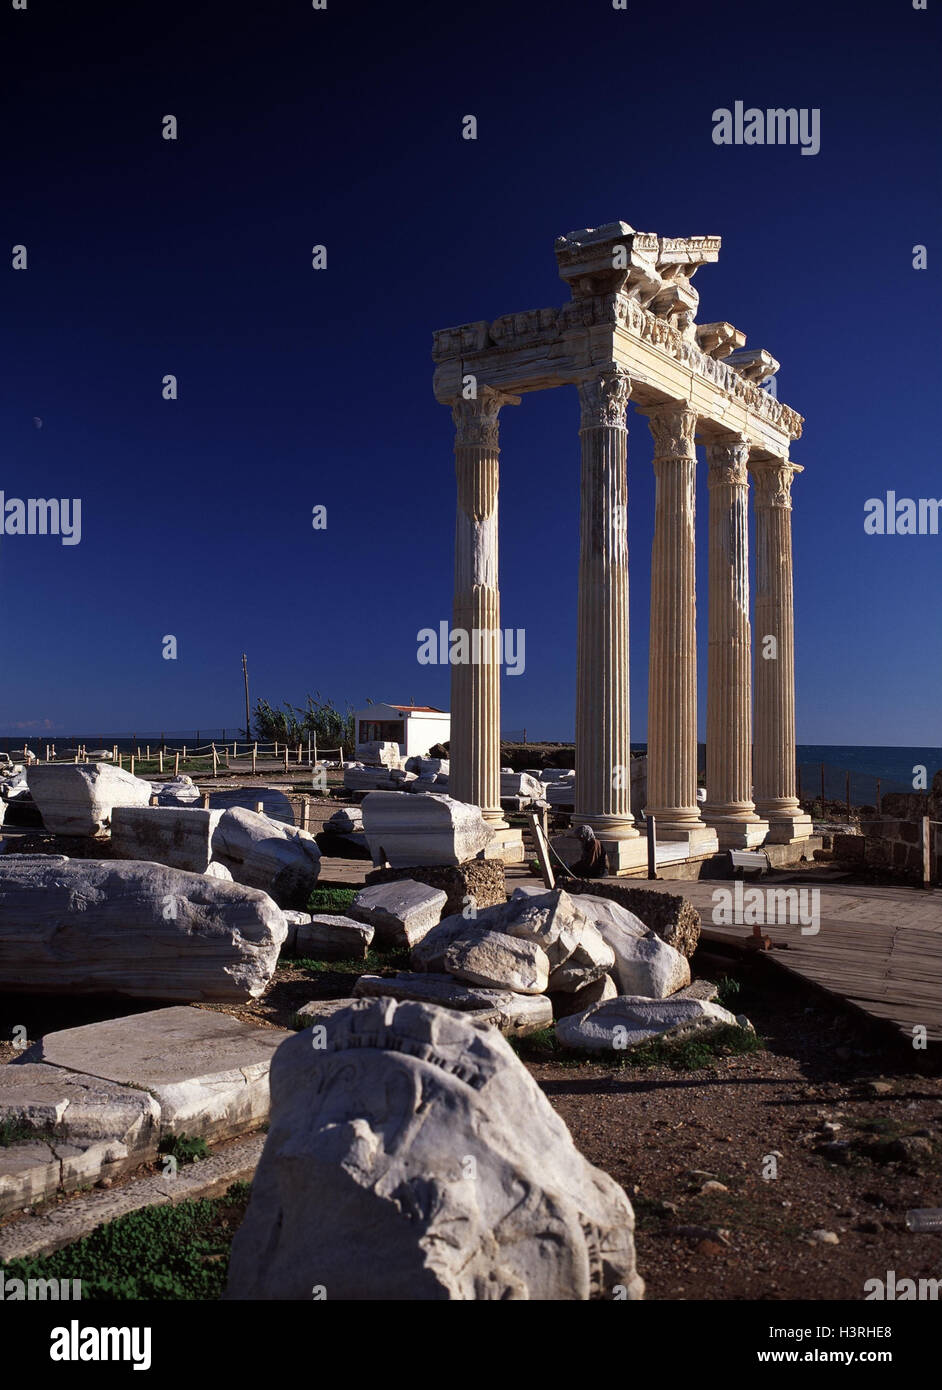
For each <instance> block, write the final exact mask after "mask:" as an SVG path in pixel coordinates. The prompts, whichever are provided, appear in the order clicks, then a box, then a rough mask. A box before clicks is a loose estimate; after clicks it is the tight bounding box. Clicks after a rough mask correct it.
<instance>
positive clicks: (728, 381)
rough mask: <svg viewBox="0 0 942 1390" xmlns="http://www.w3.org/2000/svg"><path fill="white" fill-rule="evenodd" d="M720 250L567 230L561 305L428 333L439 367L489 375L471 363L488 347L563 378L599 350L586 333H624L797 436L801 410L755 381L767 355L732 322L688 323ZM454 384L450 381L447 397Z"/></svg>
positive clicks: (628, 232)
mask: <svg viewBox="0 0 942 1390" xmlns="http://www.w3.org/2000/svg"><path fill="white" fill-rule="evenodd" d="M719 249H720V238H719V237H712V236H711V237H657V236H655V235H654V234H653V233H647V232H636V231H635V230H634V229H633V228H632V227H630V226H629V225H628V223H627V222H610V223H608V224H607V225H606V226H604V227H599V228H584V229H583V230H582V231H578V232H570V233H569V235H568V236H565V237H560V238H559V239H558V240H557V242H556V258H557V261H558V263H559V270H560V275H561V276H562V278H563V279H564V280H566V282H567V283H568V284H569V286H570V289H571V290H572V294H573V298H572V299H571V300H570V301H569V302H568V303H567V304H564V305H563V306H562V307H561V308H558V309H557V308H547V309H532V310H525V311H523V312H521V313H515V314H504V315H503V316H502V317H501V318H498V319H495V320H494V322H493V323H488V322H486V321H483V320H481V321H478V322H476V323H466V324H461V325H459V326H457V327H455V328H445V329H442V330H441V331H440V332H438V333H436V334H435V335H434V345H433V354H432V355H433V357H434V360H435V361H436V363H439V364H455V365H456V366H457V367H458V368H459V370H460V371H461V372H462V374H464V372H465V366H464V363H463V361H462V359H464V358H469V359H472V362H471V364H470V365H469V370H472V371H480V372H481V374H482V378H483V379H485V380H486V379H487V371H486V362H485V361H483V360H482V361H479V362H476V363H475V362H474V360H473V359H475V357H483V356H484V354H486V353H488V352H489V351H493V352H495V353H499V354H501V358H499V359H498V360H499V361H508V359H505V358H503V354H505V353H507V354H509V353H515V352H523V353H527V352H530V354H531V356H532V366H533V367H537V366H539V367H540V368H542V366H543V364H552V365H553V366H554V367H555V365H556V364H559V365H560V366H562V364H563V363H564V362H566V363H569V367H568V371H567V372H558V373H554V372H552V371H551V372H548V373H546V375H548V376H550V378H552V376H553V375H554V374H555V376H556V380H555V382H552V380H551V381H550V382H548V383H546V384H559V383H560V382H561V381H563V380H572V379H573V375H574V373H573V371H572V366H573V364H577V365H578V366H579V367H581V365H582V363H585V362H588V361H591V360H592V357H593V356H596V355H597V353H598V341H597V340H598V338H599V336H600V335H594V340H593V345H592V348H591V352H590V351H589V349H588V345H587V341H586V330H590V329H597V328H601V327H605V328H608V329H616V330H622V331H623V332H625V333H626V334H628V335H629V336H632V337H635V338H637V339H638V340H639V341H640V342H642V343H647V344H650V345H651V346H652V347H655V348H657V349H658V350H659V351H661V352H663V353H665V354H666V355H667V356H668V357H671V358H673V359H674V360H675V361H676V362H679V363H680V364H682V365H683V366H684V367H685V368H687V369H688V370H689V371H690V372H691V373H693V375H694V376H696V377H700V378H701V379H702V380H704V381H706V382H709V383H710V384H711V385H712V386H713V387H715V388H716V391H717V392H718V393H722V394H723V395H725V396H726V397H727V398H728V399H729V400H731V401H737V402H739V403H740V404H741V405H742V406H743V407H744V408H745V409H746V410H749V411H751V412H752V413H753V414H754V415H755V416H756V417H757V418H758V419H759V420H761V421H762V422H764V423H765V424H767V425H768V426H770V427H771V428H772V429H774V430H776V431H778V432H779V433H781V434H784V435H787V436H788V437H789V438H790V439H799V438H800V437H801V426H802V419H801V416H800V415H798V414H797V412H795V411H794V410H792V409H791V408H790V407H789V406H787V405H784V404H783V403H782V402H781V401H778V400H776V398H775V397H774V396H773V395H772V394H771V393H770V392H768V391H763V390H762V389H760V386H759V384H758V383H760V382H762V381H767V380H768V379H769V377H770V376H772V375H773V374H774V372H775V371H776V370H777V365H778V364H777V363H776V362H775V359H774V358H773V357H772V356H771V354H769V353H767V352H765V351H764V349H758V350H753V351H750V352H748V353H747V352H743V351H742V349H743V347H744V345H745V341H746V339H745V335H744V334H743V333H741V332H740V331H739V330H738V329H737V328H734V327H733V325H732V324H728V323H725V322H718V323H711V324H700V325H697V324H695V322H694V315H695V311H696V307H697V301H698V298H699V297H698V295H697V293H696V291H695V290H694V289H693V288H692V286H691V285H690V283H689V277H690V275H692V274H693V273H694V271H695V270H696V269H697V267H698V266H699V265H702V264H706V263H709V262H711V261H715V260H716V259H717V257H718V255H719ZM616 253H617V254H616ZM646 306H650V307H646ZM534 349H545V351H534ZM603 351H604V349H603ZM514 365H515V367H516V364H514ZM538 376H540V371H539V370H536V371H533V372H532V374H531V372H530V370H526V371H522V372H520V373H519V374H518V373H516V371H514V372H508V373H506V374H504V375H503V378H502V379H503V380H504V381H506V382H507V383H508V388H509V389H511V390H516V389H541V387H542V385H543V384H544V381H543V380H541V383H540V386H539V387H537V386H526V385H524V383H525V382H526V381H527V380H532V379H534V378H536V377H538ZM453 389H454V387H453V385H452V384H451V383H449V387H448V395H449V396H450V395H451V393H452V391H453ZM723 414H724V407H723V404H722V402H719V401H718V402H717V405H716V415H715V417H714V418H715V419H717V420H719V421H722V418H723Z"/></svg>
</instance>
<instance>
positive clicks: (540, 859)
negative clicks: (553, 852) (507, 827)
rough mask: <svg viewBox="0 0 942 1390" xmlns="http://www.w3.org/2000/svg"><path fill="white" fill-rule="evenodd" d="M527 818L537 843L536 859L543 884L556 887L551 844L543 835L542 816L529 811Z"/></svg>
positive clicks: (547, 886)
mask: <svg viewBox="0 0 942 1390" xmlns="http://www.w3.org/2000/svg"><path fill="white" fill-rule="evenodd" d="M527 819H528V820H529V822H530V830H531V832H532V834H533V840H534V843H535V844H536V860H537V863H538V864H539V866H540V874H541V876H542V879H543V885H544V887H546V888H555V887H556V879H555V876H554V874H553V865H552V864H551V863H550V853H549V845H548V844H547V843H546V839H545V837H544V835H543V827H542V825H541V824H540V818H539V816H538V815H537V813H536V811H529V812H528V813H527Z"/></svg>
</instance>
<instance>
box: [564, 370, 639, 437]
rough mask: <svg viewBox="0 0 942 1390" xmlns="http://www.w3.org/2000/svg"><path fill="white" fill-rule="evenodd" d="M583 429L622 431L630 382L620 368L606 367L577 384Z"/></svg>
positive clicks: (629, 392)
mask: <svg viewBox="0 0 942 1390" xmlns="http://www.w3.org/2000/svg"><path fill="white" fill-rule="evenodd" d="M577 385H578V390H579V405H580V407H581V411H582V428H583V429H584V430H590V429H602V428H606V427H608V428H621V429H624V428H625V411H626V410H627V409H628V397H629V395H630V394H631V379H630V377H629V376H628V373H627V372H626V371H624V369H623V368H621V367H615V366H611V367H606V368H603V370H602V371H600V372H599V373H598V375H597V376H591V377H586V378H585V379H584V380H583V381H580V382H578V383H577Z"/></svg>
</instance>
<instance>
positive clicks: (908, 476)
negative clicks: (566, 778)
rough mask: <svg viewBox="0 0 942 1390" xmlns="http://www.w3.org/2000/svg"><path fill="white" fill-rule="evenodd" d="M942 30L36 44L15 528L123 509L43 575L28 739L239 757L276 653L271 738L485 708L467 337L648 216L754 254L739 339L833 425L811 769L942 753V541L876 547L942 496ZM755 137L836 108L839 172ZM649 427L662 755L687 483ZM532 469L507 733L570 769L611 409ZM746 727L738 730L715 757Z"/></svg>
mask: <svg viewBox="0 0 942 1390" xmlns="http://www.w3.org/2000/svg"><path fill="white" fill-rule="evenodd" d="M934 9H935V11H936V13H937V12H938V6H937V5H934ZM932 10H933V4H932V0H930V11H929V12H928V13H926V12H922V11H918V10H913V9H912V7H911V5H910V3H909V0H885V3H882V4H876V3H871V4H869V5H868V6H864V5H860V4H843V3H840V4H827V5H822V4H820V3H818V4H805V3H799V4H791V5H789V6H787V7H786V6H768V7H757V6H755V5H754V4H751V3H732V4H725V5H724V4H714V5H707V6H704V5H702V4H696V5H694V4H689V3H687V0H682V2H681V3H679V4H672V5H671V6H669V7H666V8H662V7H656V6H649V5H640V4H637V3H632V4H631V5H630V8H629V10H628V11H627V12H621V11H615V10H614V9H613V8H612V6H611V3H607V2H606V0H567V3H561V0H539V3H536V2H535V0H533V3H522V2H521V0H501V3H493V0H479V2H478V3H473V4H472V3H467V4H465V3H462V4H458V3H446V0H441V3H438V4H435V5H422V4H419V5H415V4H408V3H395V4H393V3H384V4H381V3H379V0H372V3H360V4H355V3H352V2H351V0H328V9H327V10H326V11H324V12H319V11H315V10H313V9H312V8H311V7H310V6H309V5H308V4H306V3H305V2H304V0H293V2H290V3H289V0H265V3H259V4H251V5H249V4H245V3H235V4H229V3H225V4H224V3H222V0H214V3H211V4H204V5H200V4H184V3H182V0H181V2H180V3H159V4H158V3H141V0H135V3H133V4H128V3H126V0H125V3H123V4H113V3H107V2H103V3H99V4H96V5H95V6H85V5H75V4H73V5H71V6H68V7H66V6H59V7H52V6H50V5H49V4H43V3H40V0H29V6H28V9H27V10H26V11H23V12H16V11H12V10H10V8H9V6H7V10H6V12H5V13H3V16H2V36H0V37H2V52H3V57H2V60H0V61H2V66H3V91H4V93H5V98H4V106H5V114H4V130H5V135H6V139H5V141H4V144H5V156H6V157H5V160H4V164H5V174H4V192H5V197H4V200H3V203H4V210H3V214H2V223H3V229H4V237H3V240H4V243H5V247H6V248H10V247H12V246H13V245H15V244H21V243H22V244H25V245H26V246H27V247H28V254H29V269H28V270H27V271H26V272H22V271H14V270H12V269H7V270H5V271H2V274H3V276H4V279H3V284H4V288H5V293H4V296H3V301H4V311H3V337H4V340H5V346H6V352H5V354H4V372H3V391H2V415H0V428H2V438H3V452H2V457H0V490H3V491H4V492H5V493H6V496H7V498H10V497H23V498H27V497H47V496H62V497H80V498H81V499H82V541H81V544H80V545H77V546H72V547H67V546H62V545H61V544H60V543H59V541H58V540H57V539H55V538H53V537H19V536H7V537H5V538H3V539H0V631H2V635H3V640H2V646H0V650H2V656H0V662H2V681H0V730H2V731H4V732H16V731H18V730H20V729H21V728H25V729H27V730H28V729H30V728H35V729H36V730H37V731H38V730H39V728H40V726H41V725H43V723H44V721H48V726H49V727H51V728H52V730H53V731H59V732H61V733H68V732H70V731H77V730H80V729H85V730H91V729H93V728H94V729H97V730H99V731H100V732H102V733H104V732H106V731H111V732H114V733H119V732H130V731H131V730H134V729H137V730H140V729H144V728H149V729H167V730H170V729H183V728H189V727H193V726H197V725H202V726H203V727H206V726H208V725H211V724H228V725H229V726H234V725H236V724H237V723H238V722H239V721H240V719H241V718H242V690H241V661H240V657H241V653H242V651H243V650H244V651H247V652H248V654H249V666H250V675H251V681H252V697H253V702H254V699H255V697H256V696H264V697H266V698H268V699H269V700H271V701H272V702H273V703H275V702H279V701H281V700H282V699H284V698H289V699H292V700H297V701H299V702H300V701H301V700H302V699H303V696H304V694H305V693H306V692H307V691H308V690H315V689H317V690H320V691H321V692H323V693H324V694H327V695H330V696H331V697H333V699H334V700H335V701H337V703H339V704H344V703H346V702H350V703H351V704H353V705H355V706H359V705H362V704H363V703H364V701H365V699H366V697H371V698H373V699H375V700H389V701H396V702H404V701H409V700H411V699H412V698H414V699H415V700H416V701H417V702H418V703H423V704H435V705H440V706H444V707H446V708H447V705H448V669H447V667H434V668H433V667H424V666H420V665H418V663H417V661H416V651H417V641H416V634H417V632H418V630H419V629H420V628H422V627H428V626H436V625H437V624H438V623H439V622H440V621H441V620H442V619H447V618H449V617H450V607H451V592H452V563H453V552H452V544H453V526H454V473H453V457H452V445H453V430H452V424H451V419H450V415H449V412H448V410H447V409H446V408H444V407H442V406H440V405H438V404H436V402H435V400H434V397H433V395H432V389H431V379H432V371H433V364H432V362H431V356H430V352H431V335H432V331H433V330H434V329H436V328H441V327H447V326H450V325H453V324H457V323H462V322H466V321H468V320H472V319H478V318H493V317H496V316H498V315H499V314H502V313H507V312H510V311H512V310H517V309H527V308H536V307H541V306H544V305H554V304H561V303H563V302H564V300H565V299H566V298H567V297H568V292H567V290H566V287H565V286H564V285H563V283H562V281H561V280H559V279H558V276H557V272H556V266H555V260H554V256H553V241H554V238H555V237H556V236H557V235H559V234H561V233H564V232H567V231H570V230H572V229H574V228H577V227H582V226H587V225H590V226H591V225H598V224H600V223H602V222H606V221H612V220H614V219H617V218H622V219H623V220H625V221H627V222H629V223H630V224H631V225H632V226H634V227H636V228H638V229H639V230H643V231H652V232H657V233H660V234H661V235H668V236H684V235H694V234H705V233H710V234H713V233H715V234H718V235H720V236H722V238H723V250H722V252H721V255H720V260H719V263H718V264H717V265H715V266H707V267H704V268H703V269H701V270H700V272H699V273H698V275H697V277H696V280H695V282H694V283H695V286H696V288H697V289H698V290H699V292H700V297H701V305H700V311H699V318H700V320H701V321H702V322H708V321H711V320H716V319H727V320H729V321H731V322H732V323H734V324H736V326H737V327H739V328H741V329H742V330H743V331H744V332H746V334H747V335H748V342H749V345H750V346H753V347H767V348H768V349H769V350H770V351H771V352H772V353H773V354H774V355H775V357H777V358H778V359H779V360H780V361H781V363H782V368H781V371H780V373H779V378H778V386H779V396H780V398H781V399H783V400H785V401H787V402H788V403H789V404H790V405H792V406H793V407H794V408H795V409H796V410H798V411H799V412H800V413H801V414H802V415H804V416H805V418H806V424H805V433H804V438H803V439H802V440H800V441H798V443H797V444H796V445H795V446H794V450H793V454H792V457H793V458H794V460H795V461H796V462H798V463H801V464H803V465H804V466H805V470H806V471H805V473H804V474H803V475H802V476H801V477H800V478H798V479H797V480H796V483H795V486H794V498H795V511H794V530H795V564H796V625H797V664H798V738H799V741H800V742H822V743H828V742H831V743H876V744H919V743H926V744H938V743H939V742H940V741H942V740H940V736H939V730H940V719H939V709H940V689H942V659H940V640H939V632H940V626H942V623H940V610H939V602H940V598H939V596H940V588H942V586H940V577H942V564H940V557H942V536H913V537H909V536H883V537H879V536H868V535H865V533H864V529H863V519H864V503H865V501H866V500H867V499H868V498H870V497H872V496H883V495H885V493H886V491H887V489H893V490H895V491H896V493H897V494H898V495H899V496H910V497H914V498H919V497H940V496H942V472H940V467H939V445H938V413H939V406H938V403H939V395H940V392H939V384H940V378H939V346H940V344H939V324H940V293H939V265H940V264H942V260H940V257H942V248H940V246H939V242H938V229H939V225H940V198H939V151H940V130H942V126H940V114H942V112H940V106H942V99H940V80H939V79H940V65H939V42H938V26H937V22H936V19H935V16H934V14H933V12H932ZM736 100H743V101H745V103H746V105H747V106H748V105H756V106H759V107H767V106H768V107H773V106H785V107H788V106H795V107H809V108H810V107H818V108H820V111H821V150H820V153H819V154H817V155H815V156H813V157H808V156H803V155H801V153H800V151H799V149H798V148H797V147H794V146H791V147H789V146H785V147H781V148H779V147H756V146H752V147H718V146H715V145H714V144H713V143H712V139H711V135H712V129H713V123H712V112H713V110H714V109H715V108H718V107H730V108H731V107H732V106H733V104H734V102H735V101H736ZM168 113H172V114H174V115H175V116H176V117H177V120H178V122H179V138H178V139H177V141H176V142H168V141H165V140H163V139H162V138H161V120H162V117H163V116H164V115H166V114H168ZM468 113H472V114H474V115H476V116H477V118H478V123H479V138H478V139H477V141H466V140H463V139H462V138H461V118H462V116H464V115H465V114H468ZM316 243H323V244H326V246H327V248H328V268H327V270H326V271H318V272H315V271H314V270H312V269H311V254H310V253H311V247H312V246H313V245H314V244H316ZM917 243H923V244H926V245H927V246H928V260H929V268H928V269H927V270H923V271H917V270H914V269H913V268H912V247H913V246H914V245H915V244H917ZM3 254H4V256H5V258H6V264H7V265H8V266H9V251H8V250H7V249H4V253H3ZM167 373H173V374H175V375H176V376H177V377H178V379H179V399H178V400H177V401H175V402H167V401H164V400H162V399H161V380H162V378H163V376H164V375H165V374H167ZM34 417H38V418H39V419H41V421H42V427H41V428H36V426H35V424H34ZM629 425H630V427H631V435H630V439H629V499H630V500H629V545H630V553H631V567H632V568H631V622H632V738H633V739H635V740H641V739H643V738H644V736H645V727H646V697H647V638H648V632H647V629H648V602H649V574H648V569H649V563H650V546H651V534H652V527H653V475H652V468H651V453H652V445H651V439H650V435H649V432H648V428H647V423H646V421H645V420H644V419H642V418H641V417H634V418H633V419H632V418H631V417H630V418H629ZM501 443H502V476H501V502H500V507H501V580H502V583H501V588H502V621H503V625H504V626H505V627H516V628H524V629H525V632H526V672H525V674H524V675H522V676H518V677H513V678H507V677H505V679H504V681H503V718H502V725H503V727H504V728H505V729H516V728H521V727H523V726H526V727H527V729H528V732H529V735H530V737H537V738H539V737H562V736H570V735H571V732H572V727H573V710H574V692H575V670H574V666H575V640H576V628H575V601H576V575H577V561H578V516H577V512H578V485H579V437H578V403H577V399H576V393H575V391H574V390H569V389H567V390H561V391H556V392H551V393H544V394H541V395H531V396H527V397H525V398H524V400H523V403H522V405H521V406H520V407H519V408H517V409H514V410H506V411H504V412H503V415H502V438H501ZM704 471H705V470H704V468H703V465H702V463H701V468H700V470H699V472H700V483H699V493H698V511H699V515H698V539H699V541H700V546H699V556H698V567H699V569H700V575H701V581H700V589H699V595H698V597H699V614H700V623H699V627H700V636H701V671H700V679H701V691H703V689H704V682H705V677H706V652H705V628H706V623H705V618H706V584H705V578H706V573H705V570H706V532H705V522H706V512H707V506H706V503H707V494H706V486H705V477H704ZM316 504H324V505H326V507H327V509H328V525H327V529H326V530H325V531H314V530H313V529H312V527H311V509H312V507H313V506H314V505H316ZM168 633H172V634H174V635H175V636H176V637H177V639H178V643H179V656H178V659H177V660H176V661H166V660H164V659H163V658H162V655H161V639H162V637H163V636H164V635H165V634H168ZM704 714H705V698H703V697H701V730H702V726H703V717H704Z"/></svg>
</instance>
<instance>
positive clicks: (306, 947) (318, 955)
mask: <svg viewBox="0 0 942 1390" xmlns="http://www.w3.org/2000/svg"><path fill="white" fill-rule="evenodd" d="M372 940H373V928H372V927H371V926H369V925H367V924H366V923H365V922H355V921H354V920H353V918H352V917H344V916H341V915H336V914H331V913H327V912H324V913H318V914H317V915H316V916H314V917H312V918H311V919H310V921H309V922H304V923H302V924H301V925H299V927H298V930H297V935H296V937H295V940H294V949H295V953H296V954H297V955H299V956H309V957H310V958H311V960H365V959H366V953H367V951H368V950H369V948H370V943H371V942H372Z"/></svg>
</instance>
